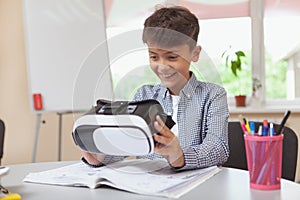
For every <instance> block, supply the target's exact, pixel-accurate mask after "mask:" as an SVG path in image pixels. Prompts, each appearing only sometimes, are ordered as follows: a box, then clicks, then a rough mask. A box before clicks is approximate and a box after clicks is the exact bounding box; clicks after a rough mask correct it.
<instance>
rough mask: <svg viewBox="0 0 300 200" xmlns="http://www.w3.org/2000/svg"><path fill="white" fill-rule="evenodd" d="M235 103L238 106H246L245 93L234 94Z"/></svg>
mask: <svg viewBox="0 0 300 200" xmlns="http://www.w3.org/2000/svg"><path fill="white" fill-rule="evenodd" d="M235 105H236V106H238V107H242V106H246V95H238V96H235Z"/></svg>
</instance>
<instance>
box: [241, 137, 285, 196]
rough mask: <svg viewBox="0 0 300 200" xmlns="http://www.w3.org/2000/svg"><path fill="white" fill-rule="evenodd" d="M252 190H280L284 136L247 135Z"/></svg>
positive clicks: (248, 164) (246, 144) (246, 145)
mask: <svg viewBox="0 0 300 200" xmlns="http://www.w3.org/2000/svg"><path fill="white" fill-rule="evenodd" d="M244 139H245V147H246V155H247V166H248V170H249V176H250V188H253V189H259V190H276V189H280V179H281V165H282V141H283V135H282V134H281V135H276V136H249V135H245V136H244Z"/></svg>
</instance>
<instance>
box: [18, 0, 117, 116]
mask: <svg viewBox="0 0 300 200" xmlns="http://www.w3.org/2000/svg"><path fill="white" fill-rule="evenodd" d="M23 18H24V31H25V47H26V61H27V72H28V86H29V99H30V106H31V109H32V111H33V112H74V111H86V110H89V109H90V108H91V107H92V106H93V105H94V104H95V102H96V100H97V99H99V98H105V99H112V96H113V92H112V81H111V72H110V67H109V57H108V50H107V42H106V26H105V16H104V6H103V1H99V0H23ZM33 94H41V96H42V103H43V105H42V106H43V108H42V109H41V110H39V109H38V110H36V109H35V107H34V102H33Z"/></svg>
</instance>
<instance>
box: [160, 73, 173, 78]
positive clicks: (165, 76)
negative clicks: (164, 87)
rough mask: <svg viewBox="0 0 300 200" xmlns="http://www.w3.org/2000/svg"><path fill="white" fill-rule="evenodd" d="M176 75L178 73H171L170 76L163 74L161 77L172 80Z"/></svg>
mask: <svg viewBox="0 0 300 200" xmlns="http://www.w3.org/2000/svg"><path fill="white" fill-rule="evenodd" d="M175 74H176V72H174V73H170V74H163V73H161V74H160V76H161V77H162V78H171V77H173V76H174V75H175Z"/></svg>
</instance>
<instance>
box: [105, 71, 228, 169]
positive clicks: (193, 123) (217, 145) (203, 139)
mask: <svg viewBox="0 0 300 200" xmlns="http://www.w3.org/2000/svg"><path fill="white" fill-rule="evenodd" d="M179 96H180V101H179V104H178V113H177V123H178V138H179V143H180V145H181V148H182V150H183V154H184V159H185V166H184V167H182V168H180V170H185V169H195V168H203V167H208V166H213V165H221V164H222V163H224V162H225V161H226V160H227V158H228V156H229V146H228V118H229V111H228V105H227V95H226V91H225V89H224V88H223V87H221V86H218V85H216V84H213V83H207V82H201V81H198V80H197V79H196V77H195V75H194V74H191V78H190V79H189V81H188V82H187V84H186V85H185V87H184V88H183V89H182V90H181V91H180V94H179ZM146 99H155V100H157V101H158V102H159V103H160V104H161V105H162V107H163V109H164V112H165V113H166V114H168V115H172V114H173V106H172V97H171V95H170V93H169V90H168V89H167V88H166V87H164V86H163V85H161V84H159V85H144V86H142V87H141V88H140V89H139V90H138V91H137V93H136V94H135V97H134V100H135V101H139V100H146ZM139 158H150V159H155V158H162V156H161V155H159V154H156V153H154V154H151V155H147V156H142V157H139ZM119 159H120V158H116V157H115V158H112V157H111V156H107V157H106V158H105V160H104V163H107V162H109V161H110V162H111V161H116V160H119Z"/></svg>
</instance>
